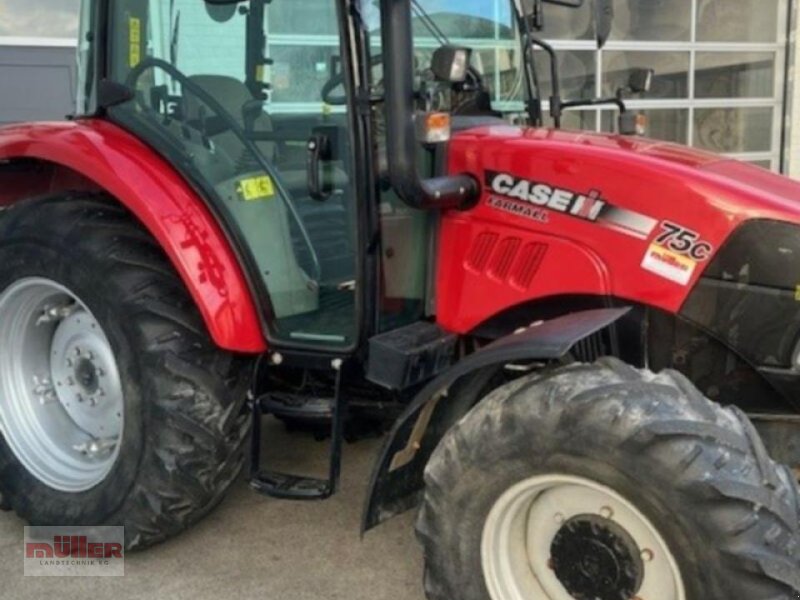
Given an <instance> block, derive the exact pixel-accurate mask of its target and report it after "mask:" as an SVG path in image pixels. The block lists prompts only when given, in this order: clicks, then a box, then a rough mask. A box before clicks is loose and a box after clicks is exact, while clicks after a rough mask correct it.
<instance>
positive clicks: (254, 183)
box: [236, 175, 275, 202]
mask: <svg viewBox="0 0 800 600" xmlns="http://www.w3.org/2000/svg"><path fill="white" fill-rule="evenodd" d="M236 191H237V192H239V195H240V196H241V197H242V198H243V199H244V201H245V202H255V201H257V200H265V199H266V198H272V196H274V195H275V184H274V183H273V182H272V178H271V177H270V176H269V175H261V176H260V177H250V178H248V179H242V180H241V181H240V182H239V186H238V187H237V188H236Z"/></svg>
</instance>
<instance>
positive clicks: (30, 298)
mask: <svg viewBox="0 0 800 600" xmlns="http://www.w3.org/2000/svg"><path fill="white" fill-rule="evenodd" d="M0 348H2V349H3V352H2V353H0V430H2V433H3V434H4V437H5V439H6V442H7V444H8V446H9V447H10V448H11V450H12V452H13V453H14V455H15V456H16V458H17V460H19V462H20V463H21V464H22V466H23V467H25V469H26V470H27V471H28V472H29V473H30V474H31V475H33V476H34V477H36V478H37V479H38V480H39V481H41V482H43V483H44V484H46V485H47V486H49V487H51V488H53V489H56V490H59V491H63V492H69V493H78V492H83V491H86V490H89V489H91V488H93V487H95V486H96V485H97V484H99V483H100V482H102V481H103V480H104V479H105V478H106V477H107V476H108V474H109V473H110V472H111V469H112V468H113V466H114V464H115V462H116V460H117V458H118V456H119V451H120V445H121V441H122V433H123V425H124V400H123V392H122V383H121V378H120V374H119V369H118V367H117V363H116V359H115V357H114V352H113V350H112V348H111V344H110V343H109V341H108V338H107V337H106V334H105V333H104V331H103V329H102V328H101V326H100V324H99V323H98V321H97V319H96V318H95V317H94V315H93V314H92V312H91V311H90V310H89V309H88V307H87V306H86V304H85V303H84V302H82V301H81V300H80V299H79V298H78V296H77V295H75V294H74V293H73V292H71V291H70V290H69V289H67V288H66V287H65V286H63V285H61V284H59V283H56V282H54V281H52V280H49V279H45V278H39V277H32V278H26V279H21V280H19V281H17V282H15V283H14V284H12V285H11V286H10V287H9V288H7V289H6V290H5V291H4V292H3V293H2V294H0Z"/></svg>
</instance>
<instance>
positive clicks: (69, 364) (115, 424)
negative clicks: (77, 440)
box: [50, 310, 122, 438]
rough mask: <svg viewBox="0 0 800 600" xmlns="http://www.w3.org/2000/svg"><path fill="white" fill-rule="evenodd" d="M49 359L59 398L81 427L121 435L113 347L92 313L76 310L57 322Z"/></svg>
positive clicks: (98, 433) (102, 435)
mask: <svg viewBox="0 0 800 600" xmlns="http://www.w3.org/2000/svg"><path fill="white" fill-rule="evenodd" d="M50 360H51V363H50V368H51V372H52V377H51V380H52V382H53V384H54V386H55V390H56V394H57V396H58V399H59V401H60V402H61V405H62V406H63V407H64V410H65V411H66V412H67V413H68V414H69V416H70V417H72V419H73V421H75V423H76V424H77V425H78V427H80V428H81V429H83V430H84V431H86V432H87V433H89V434H91V435H92V436H93V437H95V438H108V437H114V436H117V435H119V432H120V424H121V421H122V410H121V405H122V386H121V384H120V381H119V377H118V375H117V372H116V366H115V365H114V355H113V353H112V351H111V347H110V345H109V344H108V341H107V340H106V337H105V335H104V334H103V332H102V330H101V329H100V326H99V325H98V323H97V321H95V319H94V317H92V316H91V314H89V313H88V312H87V311H85V310H77V311H75V312H74V313H73V314H71V315H70V316H69V317H67V318H65V319H64V320H63V321H61V322H60V323H59V324H58V326H57V327H56V331H55V335H54V336H53V342H52V345H51V358H50Z"/></svg>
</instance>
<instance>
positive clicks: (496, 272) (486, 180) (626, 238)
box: [437, 126, 800, 331]
mask: <svg viewBox="0 0 800 600" xmlns="http://www.w3.org/2000/svg"><path fill="white" fill-rule="evenodd" d="M449 169H450V173H469V174H470V175H472V176H473V177H475V178H476V179H477V180H479V181H480V182H481V184H482V192H481V197H480V201H479V202H478V204H477V205H476V206H475V207H474V208H472V209H470V210H467V211H461V212H458V211H449V212H447V213H446V214H445V216H444V218H443V226H442V236H441V240H442V244H441V248H442V254H441V257H440V268H439V275H438V276H439V278H440V285H439V287H438V289H439V298H438V307H437V310H438V315H439V319H440V322H441V323H442V325H444V326H446V327H448V328H450V329H452V330H455V331H469V330H470V329H471V328H473V327H475V326H477V325H478V324H480V323H481V322H483V321H484V320H485V319H486V316H487V315H491V314H496V313H499V312H501V311H502V310H504V309H507V308H509V307H512V306H515V305H519V304H523V303H525V302H526V301H529V300H530V299H532V298H546V297H550V296H557V295H563V294H574V295H586V294H591V295H611V296H615V297H617V298H621V299H631V300H636V301H638V302H645V303H647V304H650V305H652V306H656V307H659V308H662V309H664V310H667V311H670V312H678V311H679V310H680V307H681V306H682V305H683V303H684V302H685V301H686V299H687V297H688V296H689V294H690V292H691V290H692V289H693V287H694V286H695V285H696V284H697V282H698V281H699V280H700V279H701V278H702V277H703V274H704V273H705V272H706V270H707V269H708V267H709V265H711V264H712V263H713V260H714V258H715V257H716V255H717V253H718V252H719V250H720V249H721V248H722V247H723V246H724V245H725V244H726V242H727V241H728V240H729V239H730V238H731V236H732V235H733V234H734V232H735V231H737V229H739V228H740V227H741V226H742V225H743V224H744V223H745V222H759V221H769V222H782V223H783V224H784V225H785V227H788V228H789V229H790V230H791V231H794V228H795V227H796V226H797V225H800V184H798V183H796V182H794V181H792V180H790V179H787V178H784V177H781V176H779V175H776V174H773V173H771V172H769V171H767V170H765V169H762V168H760V167H756V166H754V165H749V164H745V163H740V162H737V161H733V160H730V159H726V158H723V157H720V156H717V155H714V154H711V153H707V152H702V151H699V150H693V149H690V148H686V147H683V146H679V145H675V144H668V143H664V142H658V141H653V140H648V139H642V138H632V137H622V136H614V135H598V134H592V133H580V132H569V131H563V130H550V129H525V128H518V127H509V126H491V127H483V128H477V129H470V130H467V131H463V132H460V133H458V134H457V135H456V136H455V137H454V138H453V141H452V144H451V147H450V157H449ZM796 231H797V238H798V241H799V242H800V228H798V229H797V230H796ZM501 250H502V252H501ZM798 253H800V246H798ZM450 254H452V255H455V256H449V255H450ZM556 255H557V256H558V257H559V258H558V260H550V259H549V258H548V257H555V256H556ZM798 258H800V257H798ZM798 265H800V261H798ZM798 281H800V279H799V280H798ZM474 289H485V290H488V291H487V292H486V293H482V294H480V297H478V298H476V297H475V295H474V294H470V293H469V291H470V290H474ZM792 289H794V288H792Z"/></svg>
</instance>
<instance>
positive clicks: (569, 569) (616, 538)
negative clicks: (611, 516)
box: [550, 515, 644, 600]
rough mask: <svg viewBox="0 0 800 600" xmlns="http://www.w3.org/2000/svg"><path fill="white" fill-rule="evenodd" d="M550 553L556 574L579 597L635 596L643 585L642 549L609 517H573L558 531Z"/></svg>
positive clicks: (609, 598) (587, 599) (605, 599)
mask: <svg viewBox="0 0 800 600" xmlns="http://www.w3.org/2000/svg"><path fill="white" fill-rule="evenodd" d="M550 553H551V565H552V568H553V570H554V571H555V573H556V577H558V580H559V581H560V582H561V583H562V584H563V586H564V588H565V589H566V590H567V591H568V592H569V593H570V595H572V596H573V597H574V598H575V600H619V599H620V598H633V597H634V596H635V595H636V593H637V592H638V591H639V587H640V586H641V583H642V576H643V570H644V567H643V563H642V559H641V557H640V554H641V550H640V549H639V548H638V546H637V545H636V542H635V541H634V539H633V538H632V537H631V536H630V535H629V534H628V532H627V531H625V530H624V529H623V528H622V527H620V526H619V525H617V524H616V523H614V522H613V521H610V520H608V519H603V518H602V517H598V516H595V515H580V516H577V517H574V518H572V519H570V520H569V521H568V522H567V523H565V524H564V526H563V527H562V528H561V530H560V531H559V532H558V533H557V534H556V537H555V539H554V540H553V544H552V546H551V548H550Z"/></svg>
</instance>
